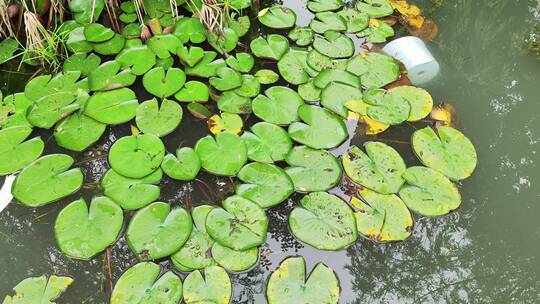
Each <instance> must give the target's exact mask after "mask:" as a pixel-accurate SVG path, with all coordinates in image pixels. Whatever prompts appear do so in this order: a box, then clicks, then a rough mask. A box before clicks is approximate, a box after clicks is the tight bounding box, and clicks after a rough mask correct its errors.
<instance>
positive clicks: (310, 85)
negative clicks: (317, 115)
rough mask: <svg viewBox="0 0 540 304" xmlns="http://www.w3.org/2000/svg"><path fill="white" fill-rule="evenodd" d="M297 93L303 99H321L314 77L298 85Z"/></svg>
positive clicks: (315, 100)
mask: <svg viewBox="0 0 540 304" xmlns="http://www.w3.org/2000/svg"><path fill="white" fill-rule="evenodd" d="M298 94H299V95H300V97H302V98H303V99H304V100H305V101H309V102H318V101H320V100H321V89H319V88H317V87H316V86H315V83H314V79H310V80H309V81H308V82H306V83H303V84H301V85H299V86H298Z"/></svg>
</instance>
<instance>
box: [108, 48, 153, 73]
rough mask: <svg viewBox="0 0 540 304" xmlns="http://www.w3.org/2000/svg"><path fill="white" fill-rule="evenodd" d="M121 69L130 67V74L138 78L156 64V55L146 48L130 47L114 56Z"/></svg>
mask: <svg viewBox="0 0 540 304" xmlns="http://www.w3.org/2000/svg"><path fill="white" fill-rule="evenodd" d="M116 60H117V61H118V62H120V65H121V66H122V68H126V67H131V73H133V74H134V75H137V76H140V75H143V74H144V73H146V72H148V71H149V70H150V69H151V68H152V67H153V66H154V65H155V64H156V55H155V54H154V52H152V50H151V49H150V48H149V47H148V46H146V45H141V46H132V47H130V48H128V49H124V50H123V51H122V52H120V53H119V54H118V55H117V56H116Z"/></svg>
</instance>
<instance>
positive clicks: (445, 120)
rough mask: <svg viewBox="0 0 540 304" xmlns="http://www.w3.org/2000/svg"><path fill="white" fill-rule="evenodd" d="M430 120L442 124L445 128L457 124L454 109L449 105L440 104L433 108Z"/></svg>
mask: <svg viewBox="0 0 540 304" xmlns="http://www.w3.org/2000/svg"><path fill="white" fill-rule="evenodd" d="M431 118H432V119H435V120H437V121H440V122H442V124H443V125H445V126H451V127H452V126H455V125H456V122H457V118H456V109H455V108H454V107H453V106H452V105H451V104H449V103H441V104H440V105H437V106H435V107H433V109H432V110H431Z"/></svg>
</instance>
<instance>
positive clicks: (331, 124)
mask: <svg viewBox="0 0 540 304" xmlns="http://www.w3.org/2000/svg"><path fill="white" fill-rule="evenodd" d="M298 116H299V117H300V119H302V121H303V122H294V123H292V124H291V125H290V126H289V136H290V137H291V139H292V140H294V141H296V142H299V143H301V144H304V145H306V146H308V147H311V148H314V149H331V148H334V147H337V146H339V144H341V143H342V142H343V141H344V140H345V139H346V138H347V137H349V133H348V131H347V127H346V126H345V123H344V122H343V120H341V119H340V118H339V117H338V116H336V115H334V114H332V113H331V112H330V111H328V110H326V109H324V108H321V107H318V106H310V105H302V106H300V107H299V108H298Z"/></svg>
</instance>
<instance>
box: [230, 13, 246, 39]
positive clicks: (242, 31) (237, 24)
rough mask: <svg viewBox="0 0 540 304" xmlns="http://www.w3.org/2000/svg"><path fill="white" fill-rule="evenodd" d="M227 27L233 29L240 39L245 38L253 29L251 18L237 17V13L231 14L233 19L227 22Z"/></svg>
mask: <svg viewBox="0 0 540 304" xmlns="http://www.w3.org/2000/svg"><path fill="white" fill-rule="evenodd" d="M227 27H229V28H231V29H233V31H235V32H236V35H237V36H238V37H244V36H245V35H246V34H247V33H248V32H249V28H250V27H251V21H250V20H249V16H238V17H237V18H236V17H235V13H232V14H231V17H230V18H228V20H227Z"/></svg>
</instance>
